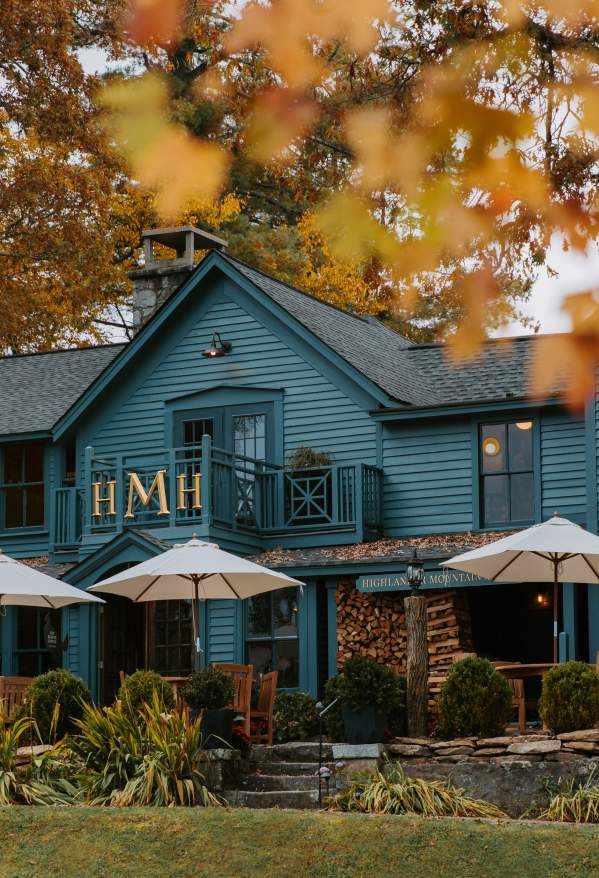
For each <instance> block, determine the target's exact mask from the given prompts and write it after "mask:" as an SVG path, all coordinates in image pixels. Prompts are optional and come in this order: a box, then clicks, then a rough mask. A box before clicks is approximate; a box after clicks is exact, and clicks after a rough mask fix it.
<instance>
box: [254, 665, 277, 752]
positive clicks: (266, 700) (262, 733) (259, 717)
mask: <svg viewBox="0 0 599 878" xmlns="http://www.w3.org/2000/svg"><path fill="white" fill-rule="evenodd" d="M278 676H279V674H278V671H271V672H270V674H264V676H263V677H262V681H261V683H260V694H259V695H258V708H257V709H256V710H252V711H251V713H250V720H251V722H253V723H254V724H255V730H254V732H253V733H250V738H251V741H252V744H268V746H269V747H272V709H273V705H274V703H275V695H276V694H277V678H278Z"/></svg>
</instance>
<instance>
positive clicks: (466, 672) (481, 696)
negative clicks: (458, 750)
mask: <svg viewBox="0 0 599 878" xmlns="http://www.w3.org/2000/svg"><path fill="white" fill-rule="evenodd" d="M512 710H513V697H512V690H511V689H510V686H509V683H508V682H507V680H506V679H505V677H502V676H501V674H500V673H499V672H498V671H496V670H495V668H494V667H493V665H492V664H491V662H489V661H487V659H484V658H476V657H470V658H465V659H462V660H461V661H459V662H456V663H455V665H453V667H452V668H451V669H450V671H449V674H448V675H447V680H446V681H445V683H443V686H442V687H441V694H440V697H439V734H440V735H441V737H442V738H461V737H463V736H464V735H476V736H477V737H481V738H484V737H489V736H492V735H499V734H502V733H503V731H504V728H505V726H506V724H507V722H508V721H509V719H510V716H511V713H512Z"/></svg>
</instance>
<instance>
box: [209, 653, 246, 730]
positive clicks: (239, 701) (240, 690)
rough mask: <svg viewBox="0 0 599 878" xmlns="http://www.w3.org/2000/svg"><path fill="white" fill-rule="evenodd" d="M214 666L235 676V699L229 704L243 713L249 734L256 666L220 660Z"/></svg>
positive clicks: (244, 727) (244, 724) (244, 725)
mask: <svg viewBox="0 0 599 878" xmlns="http://www.w3.org/2000/svg"><path fill="white" fill-rule="evenodd" d="M214 667H215V668H219V670H221V671H224V672H225V674H229V675H230V676H231V677H233V682H234V684H235V692H234V694H233V701H232V702H231V704H230V705H228V706H229V707H232V708H233V710H234V711H236V712H237V713H238V714H241V715H243V717H244V723H243V729H244V731H245V733H246V735H249V733H250V710H251V706H252V678H253V674H254V666H253V665H234V664H223V663H220V662H215V663H214Z"/></svg>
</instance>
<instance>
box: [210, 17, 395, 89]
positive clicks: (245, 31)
mask: <svg viewBox="0 0 599 878" xmlns="http://www.w3.org/2000/svg"><path fill="white" fill-rule="evenodd" d="M388 17H389V4H388V2H387V0H353V2H352V3H346V2H344V0H321V2H317V0H277V2H269V3H268V4H264V5H262V4H258V3H256V2H253V3H248V4H247V5H246V6H245V8H244V9H243V10H242V14H241V17H240V19H239V21H238V22H237V23H236V24H235V25H234V27H233V29H232V31H231V33H230V34H229V37H228V39H227V41H226V46H227V49H228V50H229V51H230V52H240V51H243V50H244V49H255V48H258V47H262V48H263V49H264V50H265V51H266V52H267V53H268V57H269V62H270V64H271V66H272V67H273V69H274V70H275V71H276V72H277V73H278V74H279V75H280V76H281V77H282V78H283V79H284V81H285V83H286V84H287V85H288V86H289V87H290V88H304V87H306V86H307V85H309V84H311V83H316V82H318V81H320V79H321V77H322V76H323V75H324V74H325V73H326V65H325V63H324V60H323V59H321V58H320V57H319V55H318V53H317V51H316V48H317V47H316V45H315V44H317V43H323V42H328V41H330V40H346V41H347V45H348V47H349V48H350V49H351V50H353V51H355V52H357V53H358V54H364V53H366V52H368V51H370V50H371V49H372V48H373V47H374V45H375V43H376V40H377V29H376V23H377V21H381V20H385V19H387V18H388Z"/></svg>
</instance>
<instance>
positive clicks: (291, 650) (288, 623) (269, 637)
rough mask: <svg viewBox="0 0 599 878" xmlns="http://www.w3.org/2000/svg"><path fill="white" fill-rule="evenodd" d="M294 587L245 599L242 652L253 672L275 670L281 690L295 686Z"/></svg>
mask: <svg viewBox="0 0 599 878" xmlns="http://www.w3.org/2000/svg"><path fill="white" fill-rule="evenodd" d="M297 616H298V608H297V589H296V588H282V589H279V590H278V591H273V592H269V593H268V594H261V595H257V596H256V597H254V598H250V599H249V600H248V601H247V630H246V652H247V660H248V663H249V664H251V665H253V666H254V673H255V674H256V675H258V674H267V673H269V672H270V671H278V672H279V677H278V683H277V685H278V686H279V688H281V689H293V688H296V687H297V686H299V641H298V631H297Z"/></svg>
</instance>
